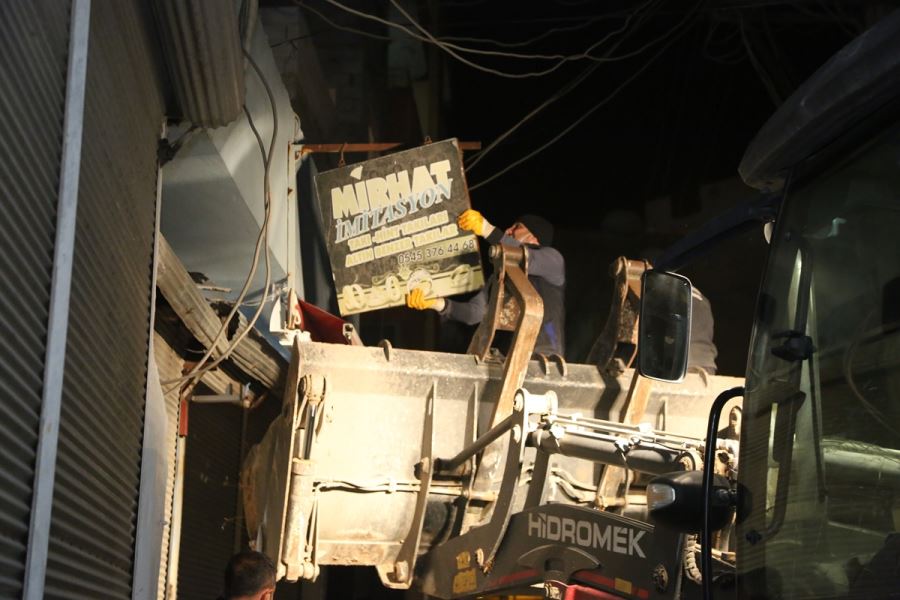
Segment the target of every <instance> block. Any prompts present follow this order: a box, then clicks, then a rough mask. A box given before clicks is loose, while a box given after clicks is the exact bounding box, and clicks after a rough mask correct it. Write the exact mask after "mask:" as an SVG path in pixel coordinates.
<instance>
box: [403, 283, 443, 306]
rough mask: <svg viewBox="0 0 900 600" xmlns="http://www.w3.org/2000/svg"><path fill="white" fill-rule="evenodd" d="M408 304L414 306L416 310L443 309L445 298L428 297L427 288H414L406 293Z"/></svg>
mask: <svg viewBox="0 0 900 600" xmlns="http://www.w3.org/2000/svg"><path fill="white" fill-rule="evenodd" d="M406 306H408V307H409V308H414V309H416V310H427V309H429V308H430V309H432V310H437V311H440V310H443V308H444V299H443V298H426V297H425V290H423V289H422V288H413V289H412V291H410V292H409V293H408V294H407V295H406Z"/></svg>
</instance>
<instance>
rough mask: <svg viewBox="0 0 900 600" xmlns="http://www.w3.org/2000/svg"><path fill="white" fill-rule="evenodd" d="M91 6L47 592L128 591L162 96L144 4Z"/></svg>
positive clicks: (91, 594) (107, 594)
mask: <svg viewBox="0 0 900 600" xmlns="http://www.w3.org/2000/svg"><path fill="white" fill-rule="evenodd" d="M144 5H145V3H143V2H140V1H139V0H129V1H119V0H117V1H115V2H94V3H93V4H92V12H91V25H90V38H89V39H90V44H89V51H88V72H87V95H86V98H85V114H84V139H83V146H82V162H81V177H80V183H79V199H78V217H77V225H76V232H75V251H74V267H73V274H72V292H71V302H70V311H69V329H68V342H67V346H66V360H65V370H64V377H65V379H64V386H63V398H62V413H61V418H60V432H59V454H58V458H57V469H56V485H55V488H54V495H53V512H52V517H51V524H50V545H49V549H48V560H47V571H46V589H45V597H47V598H101V597H103V598H130V597H131V582H132V570H133V561H134V536H135V520H136V513H137V501H138V486H139V482H140V459H141V436H142V432H143V410H144V400H145V398H144V396H145V389H146V369H147V354H148V348H149V335H150V298H151V267H152V250H153V235H154V228H155V205H156V181H157V164H156V144H157V139H158V137H159V132H160V127H161V123H162V117H163V101H162V98H161V94H160V89H161V83H160V78H159V70H158V58H157V57H156V56H155V55H154V52H155V45H156V41H155V39H153V37H152V32H153V26H152V19H151V18H150V17H151V15H149V14H147V13H148V10H149V9H148V7H147V6H144Z"/></svg>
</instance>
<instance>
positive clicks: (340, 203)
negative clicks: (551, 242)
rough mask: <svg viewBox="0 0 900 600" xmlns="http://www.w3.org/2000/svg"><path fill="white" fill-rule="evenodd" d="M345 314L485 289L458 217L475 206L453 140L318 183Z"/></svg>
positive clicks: (473, 242)
mask: <svg viewBox="0 0 900 600" xmlns="http://www.w3.org/2000/svg"><path fill="white" fill-rule="evenodd" d="M315 182H316V191H317V193H318V195H319V206H321V208H322V222H323V223H324V230H325V237H326V242H327V245H328V256H329V258H330V260H331V270H332V273H333V275H334V283H335V288H336V289H337V298H338V309H339V311H340V313H341V315H351V314H355V313H361V312H367V311H371V310H376V309H379V308H387V307H390V306H401V305H405V304H406V298H405V297H406V294H407V293H408V292H409V291H410V290H412V289H413V288H415V287H423V288H424V289H425V292H426V296H427V297H432V296H440V297H443V296H451V295H453V294H461V293H463V292H469V291H472V290H477V289H479V288H481V287H482V286H483V285H484V274H483V271H482V268H481V259H480V254H479V253H478V242H477V238H476V237H475V235H474V234H472V233H471V232H468V231H464V230H462V229H459V228H458V227H457V225H456V218H457V217H458V216H459V215H460V214H461V213H462V212H463V211H464V210H466V209H467V208H469V207H470V202H469V192H468V189H467V188H466V183H465V177H464V174H463V171H462V162H461V161H460V152H459V146H458V143H457V140H456V139H450V140H445V141H442V142H435V143H432V144H426V145H425V146H421V147H419V148H414V149H412V150H406V151H403V152H397V153H395V154H390V155H388V156H382V157H379V158H375V159H372V160H367V161H365V162H361V163H356V164H353V165H348V166H346V167H341V168H338V169H334V170H332V171H325V172H323V173H319V174H318V175H316V178H315Z"/></svg>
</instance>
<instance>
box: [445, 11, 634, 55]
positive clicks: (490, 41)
mask: <svg viewBox="0 0 900 600" xmlns="http://www.w3.org/2000/svg"><path fill="white" fill-rule="evenodd" d="M621 16H622V13H616V14H614V15H613V14H610V15H599V16H594V17H591V18H589V19H585V20H584V21H581V22H580V23H576V24H575V25H570V26H568V27H551V28H550V29H547V30H545V31H543V32H541V33H539V34H538V35H536V36H534V37H530V38H528V39H526V40H519V41H518V42H505V41H502V40H494V39H491V38H477V37H466V36H460V35H457V36H453V35H442V36H441V37H439V38H438V39H439V40H441V41H442V42H468V43H472V44H485V45H491V46H498V47H500V48H523V47H525V46H530V45H532V44H534V43H535V42H539V41H541V40H543V39H545V38H548V37H550V36H551V35H555V34H557V33H568V32H571V31H579V30H581V29H584V28H585V27H590V26H591V25H593V24H594V23H596V22H598V21H605V20H607V19H615V18H618V17H621Z"/></svg>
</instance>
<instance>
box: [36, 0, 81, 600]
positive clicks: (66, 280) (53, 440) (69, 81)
mask: <svg viewBox="0 0 900 600" xmlns="http://www.w3.org/2000/svg"><path fill="white" fill-rule="evenodd" d="M90 23H91V2H90V0H74V2H73V4H72V15H71V18H70V28H69V31H70V32H71V34H70V38H69V60H68V71H67V74H66V100H65V112H64V122H63V145H62V157H61V160H60V163H61V164H60V176H59V204H58V208H57V212H56V239H55V242H54V245H53V278H52V281H51V284H50V306H49V310H48V312H49V317H48V319H47V343H46V353H45V355H44V386H43V387H44V389H43V393H42V396H41V420H40V429H39V435H38V444H37V456H36V458H35V465H34V488H33V492H32V497H31V518H30V522H29V527H28V549H27V551H26V552H27V554H26V556H25V576H24V587H23V591H22V596H23V598H25V599H27V600H39V599H40V598H43V597H44V583H45V578H46V572H47V553H48V550H49V546H50V516H51V509H52V507H53V487H54V482H55V478H56V455H57V451H58V448H59V420H60V413H61V411H62V392H63V390H62V388H63V376H64V372H65V362H66V336H67V334H68V329H69V298H70V294H71V291H72V267H73V255H74V250H75V219H76V216H77V213H78V181H79V179H80V175H81V145H82V138H83V134H84V98H85V90H86V87H87V60H88V33H89V31H90Z"/></svg>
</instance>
